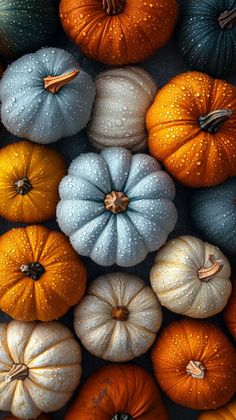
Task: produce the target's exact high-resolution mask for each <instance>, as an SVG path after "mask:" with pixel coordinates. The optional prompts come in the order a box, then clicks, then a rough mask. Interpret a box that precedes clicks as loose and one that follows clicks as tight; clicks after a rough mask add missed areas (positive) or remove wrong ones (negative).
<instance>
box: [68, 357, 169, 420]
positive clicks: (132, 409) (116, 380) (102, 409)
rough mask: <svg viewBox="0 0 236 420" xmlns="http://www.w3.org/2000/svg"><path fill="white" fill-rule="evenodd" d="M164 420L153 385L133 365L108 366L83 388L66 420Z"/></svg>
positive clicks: (146, 373) (92, 377)
mask: <svg viewBox="0 0 236 420" xmlns="http://www.w3.org/2000/svg"><path fill="white" fill-rule="evenodd" d="M95 418H96V420H132V419H139V420H153V419H158V420H167V419H168V415H167V411H166V409H165V406H164V405H163V402H162V400H161V395H160V392H159V390H158V388H157V385H156V382H155V381H154V379H153V378H152V377H151V375H150V374H149V373H148V372H146V371H145V370H144V369H143V368H141V367H140V366H137V365H135V364H132V365H131V364H130V365H119V364H110V365H105V366H103V367H102V368H101V369H100V370H98V371H97V372H95V373H94V374H93V375H92V376H90V378H89V379H88V380H87V381H86V382H85V384H84V385H83V386H82V388H81V390H80V392H79V395H78V397H77V398H76V400H75V402H74V403H73V404H72V406H71V407H70V408H69V410H68V411H67V413H66V415H65V420H84V419H95Z"/></svg>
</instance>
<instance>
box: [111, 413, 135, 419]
mask: <svg viewBox="0 0 236 420" xmlns="http://www.w3.org/2000/svg"><path fill="white" fill-rule="evenodd" d="M111 420H133V417H132V416H130V415H129V414H126V413H116V414H115V415H114V416H113V417H112V418H111Z"/></svg>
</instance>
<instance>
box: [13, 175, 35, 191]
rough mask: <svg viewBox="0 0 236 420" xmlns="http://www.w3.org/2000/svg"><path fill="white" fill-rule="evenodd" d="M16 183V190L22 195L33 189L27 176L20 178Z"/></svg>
mask: <svg viewBox="0 0 236 420" xmlns="http://www.w3.org/2000/svg"><path fill="white" fill-rule="evenodd" d="M14 185H15V186H16V191H17V192H18V194H20V195H25V194H28V192H29V191H30V190H32V185H31V183H30V181H29V179H28V178H27V177H26V176H25V177H24V178H22V179H18V181H16V182H15V184H14Z"/></svg>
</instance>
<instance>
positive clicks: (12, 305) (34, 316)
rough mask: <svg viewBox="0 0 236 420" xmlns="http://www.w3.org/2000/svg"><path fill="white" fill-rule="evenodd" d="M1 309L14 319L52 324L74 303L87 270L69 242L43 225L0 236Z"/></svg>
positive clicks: (81, 291)
mask: <svg viewBox="0 0 236 420" xmlns="http://www.w3.org/2000/svg"><path fill="white" fill-rule="evenodd" d="M0 267H1V270H0V308H1V309H2V310H3V311H4V312H6V313H7V314H8V315H10V316H11V317H12V318H14V319H18V320H22V321H33V320H41V321H51V320H52V319H56V318H59V317H60V316H62V315H63V314H64V313H66V312H67V311H68V309H69V308H70V307H71V306H73V305H75V304H77V303H78V301H79V300H80V298H81V297H82V295H83V294H84V291H85V283H86V271H85V268H84V265H83V264H82V262H81V260H80V258H79V256H78V255H77V253H76V252H75V251H74V250H73V248H72V247H71V245H70V243H69V241H68V239H67V238H66V237H65V236H64V235H63V234H62V233H60V232H56V231H50V230H49V229H47V228H46V227H44V226H28V227H26V228H17V229H12V230H10V231H8V232H7V233H5V234H4V235H2V236H1V237H0Z"/></svg>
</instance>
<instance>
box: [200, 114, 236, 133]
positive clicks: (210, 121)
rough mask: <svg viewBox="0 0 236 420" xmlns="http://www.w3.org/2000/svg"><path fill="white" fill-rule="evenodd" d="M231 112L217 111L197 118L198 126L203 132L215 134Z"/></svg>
mask: <svg viewBox="0 0 236 420" xmlns="http://www.w3.org/2000/svg"><path fill="white" fill-rule="evenodd" d="M232 114H233V112H232V111H231V110H230V109H218V110H217V111H212V112H210V113H209V114H207V115H204V116H203V117H199V124H200V127H201V129H202V130H203V131H208V133H216V132H217V131H218V130H219V128H220V127H221V126H222V125H223V124H224V123H225V122H226V121H227V120H228V119H229V118H230V117H231V115H232Z"/></svg>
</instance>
